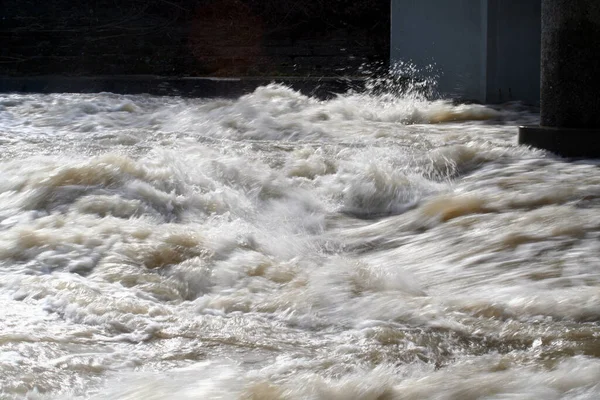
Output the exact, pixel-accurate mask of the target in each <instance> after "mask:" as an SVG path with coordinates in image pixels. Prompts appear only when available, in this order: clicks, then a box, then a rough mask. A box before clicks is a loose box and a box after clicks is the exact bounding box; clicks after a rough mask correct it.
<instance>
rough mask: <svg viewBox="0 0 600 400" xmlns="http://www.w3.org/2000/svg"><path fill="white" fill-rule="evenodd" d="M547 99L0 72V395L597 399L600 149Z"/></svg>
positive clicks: (599, 375)
mask: <svg viewBox="0 0 600 400" xmlns="http://www.w3.org/2000/svg"><path fill="white" fill-rule="evenodd" d="M536 120H537V115H536V114H534V113H531V112H530V110H527V109H526V108H524V107H522V106H520V105H518V104H508V105H504V106H502V107H496V108H492V107H485V106H480V105H453V104H452V103H450V102H444V101H426V100H423V99H420V98H419V97H418V96H393V95H389V94H388V95H385V94H379V95H368V94H347V95H344V96H339V97H336V98H334V99H332V100H328V101H321V100H318V99H315V98H311V97H306V96H304V95H301V94H300V93H298V92H294V91H292V90H291V89H288V88H285V87H282V86H277V85H271V86H267V87H261V88H259V89H257V90H256V91H255V92H254V93H252V94H249V95H246V96H244V97H241V98H239V99H236V100H208V99H184V98H178V97H154V96H119V95H114V94H110V93H101V94H93V95H89V94H87V95H79V94H54V95H20V94H4V95H1V96H0V132H1V135H0V147H1V154H0V176H1V177H2V179H1V180H0V398H2V399H5V398H6V399H13V398H15V399H20V398H29V399H88V398H90V399H255V400H258V399H262V400H275V399H290V400H295V399H315V400H316V399H332V400H333V399H336V400H342V399H360V400H376V399H377V400H393V399H563V398H564V399H596V398H599V397H600V384H599V383H600V269H599V268H600V240H599V239H600V212H599V208H600V173H599V172H600V171H599V164H598V163H594V162H593V161H585V160H584V161H577V162H573V161H568V160H563V159H560V158H557V157H554V156H552V155H550V154H546V153H544V152H542V151H537V150H532V149H528V148H525V147H519V146H517V145H516V126H517V124H519V123H534V122H536Z"/></svg>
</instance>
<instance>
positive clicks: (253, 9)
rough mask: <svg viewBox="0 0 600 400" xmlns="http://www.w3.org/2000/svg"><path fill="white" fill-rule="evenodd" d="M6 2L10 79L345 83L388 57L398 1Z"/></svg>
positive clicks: (2, 42)
mask: <svg viewBox="0 0 600 400" xmlns="http://www.w3.org/2000/svg"><path fill="white" fill-rule="evenodd" d="M1 4H2V7H1V9H2V11H1V14H0V18H1V23H0V75H3V76H35V75H67V76H82V75H133V74H135V75H140V74H142V75H143V74H151V75H163V76H248V75H254V76H294V75H297V76H340V75H354V74H356V73H357V71H358V69H359V67H360V66H361V65H362V64H364V63H387V61H388V59H389V37H390V34H389V32H390V2H389V0H354V1H352V0H127V1H119V0H95V1H94V0H82V1H73V0H2V2H1Z"/></svg>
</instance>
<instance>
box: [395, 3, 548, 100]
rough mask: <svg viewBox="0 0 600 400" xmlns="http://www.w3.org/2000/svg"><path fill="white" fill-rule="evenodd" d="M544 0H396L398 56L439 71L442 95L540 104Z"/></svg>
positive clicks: (402, 59)
mask: <svg viewBox="0 0 600 400" xmlns="http://www.w3.org/2000/svg"><path fill="white" fill-rule="evenodd" d="M540 15H541V2H540V0H453V1H451V2H450V1H445V0H420V1H418V2H415V1H412V0H392V18H391V19H392V21H391V24H392V25H391V42H390V43H391V46H390V57H391V61H392V62H398V61H410V62H412V63H414V64H416V65H417V66H418V67H420V68H422V69H424V68H425V67H427V66H432V68H433V70H434V73H436V74H438V75H439V78H438V89H439V92H440V94H441V95H442V96H444V97H451V98H459V99H463V100H476V101H480V102H488V103H500V102H506V101H514V100H519V101H523V102H525V103H528V104H539V90H540V84H539V82H540V40H541V39H540V32H541V23H540Z"/></svg>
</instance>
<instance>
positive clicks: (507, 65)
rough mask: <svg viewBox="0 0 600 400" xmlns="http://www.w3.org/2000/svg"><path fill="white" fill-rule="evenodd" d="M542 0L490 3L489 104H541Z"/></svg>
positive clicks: (495, 1)
mask: <svg viewBox="0 0 600 400" xmlns="http://www.w3.org/2000/svg"><path fill="white" fill-rule="evenodd" d="M541 7H542V4H541V1H540V0H489V1H488V10H489V11H488V45H487V48H488V49H487V50H488V53H487V57H488V59H487V65H488V70H487V101H488V102H491V103H503V102H506V101H511V100H520V101H524V102H526V103H529V104H536V105H539V102H540V45H541V30H542V28H541Z"/></svg>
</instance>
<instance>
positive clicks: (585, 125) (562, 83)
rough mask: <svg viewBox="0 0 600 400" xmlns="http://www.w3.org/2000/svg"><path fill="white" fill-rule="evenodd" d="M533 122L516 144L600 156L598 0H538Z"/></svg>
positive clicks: (572, 155)
mask: <svg viewBox="0 0 600 400" xmlns="http://www.w3.org/2000/svg"><path fill="white" fill-rule="evenodd" d="M540 94H541V102H540V107H541V110H540V112H541V114H540V125H539V126H522V127H520V128H519V144H525V145H530V146H533V147H537V148H541V149H545V150H549V151H551V152H553V153H556V154H558V155H561V156H564V157H600V1H598V0H542V46H541V93H540Z"/></svg>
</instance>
